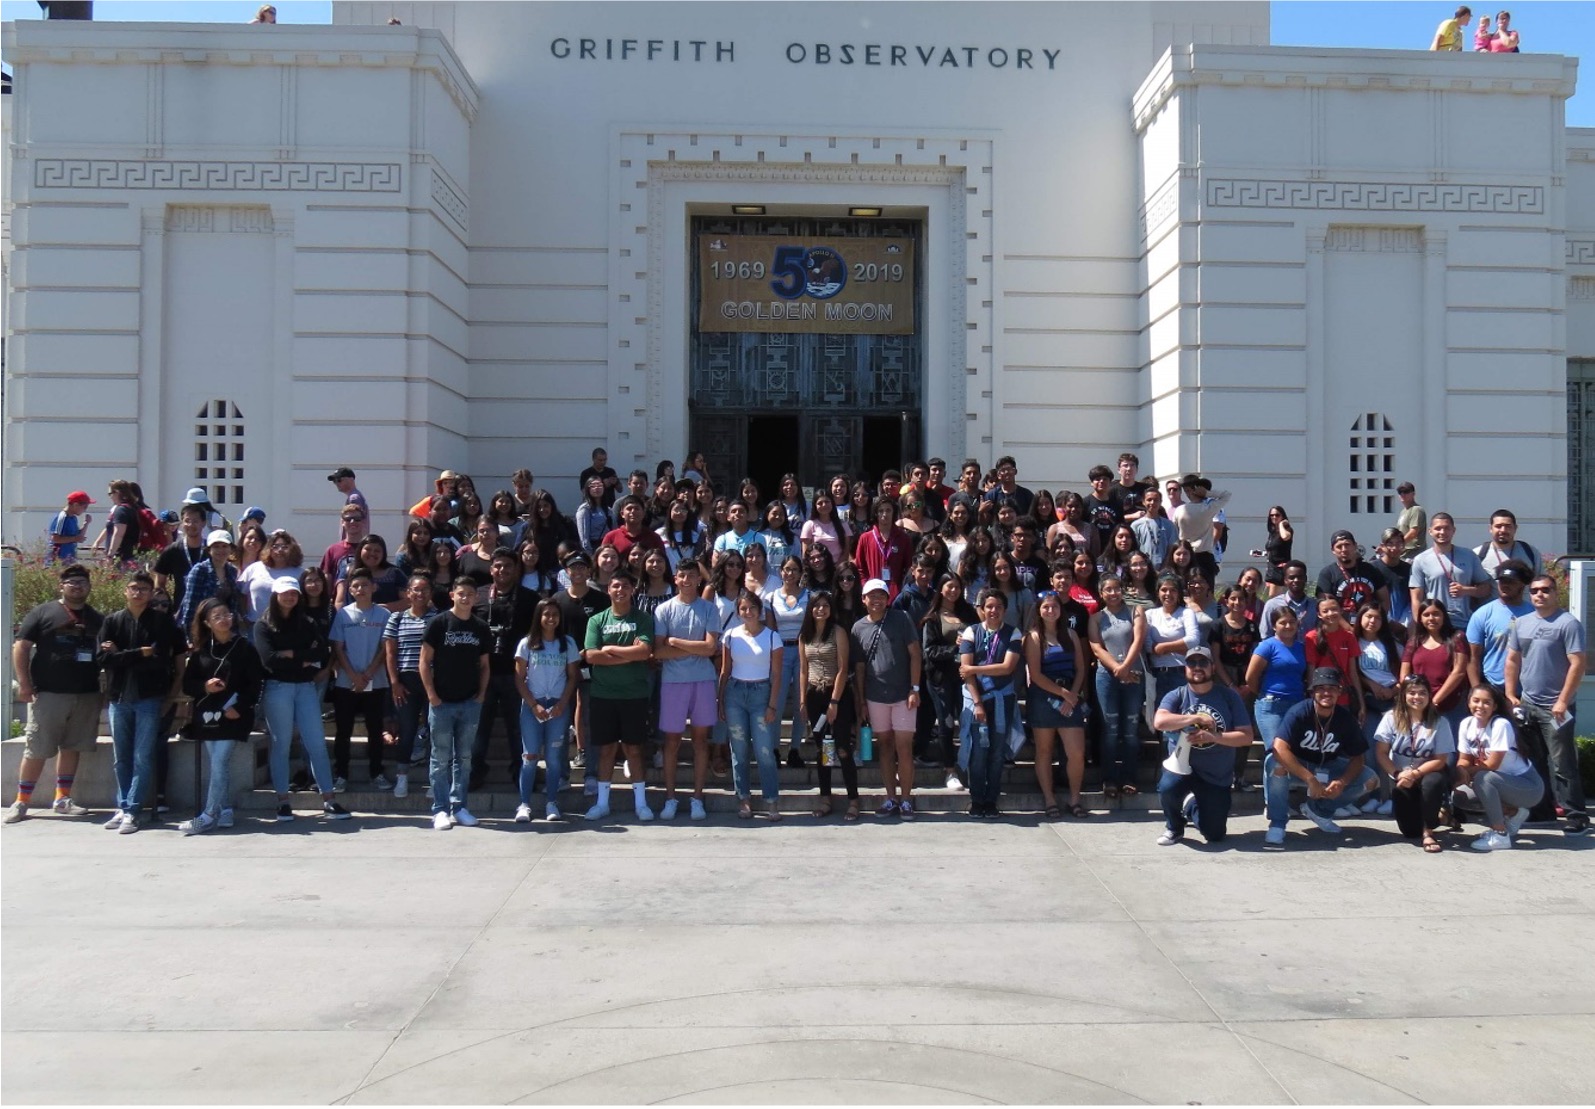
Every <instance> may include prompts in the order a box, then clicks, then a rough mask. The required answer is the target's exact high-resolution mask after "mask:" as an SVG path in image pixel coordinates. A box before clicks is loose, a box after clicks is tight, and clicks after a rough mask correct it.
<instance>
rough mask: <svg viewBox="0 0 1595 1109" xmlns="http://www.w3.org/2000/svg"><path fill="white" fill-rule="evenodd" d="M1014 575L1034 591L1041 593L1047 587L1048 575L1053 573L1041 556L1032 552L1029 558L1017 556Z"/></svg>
mask: <svg viewBox="0 0 1595 1109" xmlns="http://www.w3.org/2000/svg"><path fill="white" fill-rule="evenodd" d="M1013 572H1014V576H1015V577H1017V578H1018V579H1019V584H1020V585H1022V586H1024V587H1025V588H1026V589H1028V590H1030V592H1032V593H1039V592H1041V591H1042V590H1043V589H1045V588H1046V585H1047V577H1048V575H1049V574H1051V573H1052V571H1051V570H1049V569H1048V568H1047V564H1046V563H1045V562H1043V561H1041V556H1040V555H1038V554H1032V555H1031V556H1030V557H1029V558H1024V559H1020V558H1015V559H1014V565H1013Z"/></svg>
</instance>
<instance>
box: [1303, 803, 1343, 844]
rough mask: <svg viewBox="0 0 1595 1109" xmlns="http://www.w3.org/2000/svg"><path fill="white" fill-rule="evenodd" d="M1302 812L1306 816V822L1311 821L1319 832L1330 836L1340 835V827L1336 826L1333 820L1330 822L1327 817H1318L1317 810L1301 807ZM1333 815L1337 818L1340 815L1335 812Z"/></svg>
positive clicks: (1308, 806)
mask: <svg viewBox="0 0 1595 1109" xmlns="http://www.w3.org/2000/svg"><path fill="white" fill-rule="evenodd" d="M1302 812H1304V813H1306V814H1307V819H1308V820H1311V821H1312V822H1313V823H1314V824H1316V825H1318V830H1319V831H1321V832H1328V833H1329V834H1330V835H1332V836H1338V835H1339V834H1340V825H1339V824H1336V823H1335V822H1334V821H1333V820H1330V819H1329V818H1328V817H1327V816H1319V815H1318V810H1317V809H1315V808H1313V807H1312V806H1311V805H1303V806H1302ZM1335 815H1336V816H1339V815H1340V814H1339V813H1338V812H1337V813H1336V814H1335Z"/></svg>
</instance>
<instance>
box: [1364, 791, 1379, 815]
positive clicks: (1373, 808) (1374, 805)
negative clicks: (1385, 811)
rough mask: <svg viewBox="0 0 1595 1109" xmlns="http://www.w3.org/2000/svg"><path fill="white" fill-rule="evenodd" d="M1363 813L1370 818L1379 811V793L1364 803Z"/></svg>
mask: <svg viewBox="0 0 1595 1109" xmlns="http://www.w3.org/2000/svg"><path fill="white" fill-rule="evenodd" d="M1362 811H1363V812H1365V813H1367V814H1368V815H1369V816H1372V815H1373V814H1374V813H1376V812H1378V811H1379V795H1378V794H1377V793H1375V794H1374V795H1373V796H1372V797H1369V798H1368V800H1366V801H1364V802H1363V803H1362Z"/></svg>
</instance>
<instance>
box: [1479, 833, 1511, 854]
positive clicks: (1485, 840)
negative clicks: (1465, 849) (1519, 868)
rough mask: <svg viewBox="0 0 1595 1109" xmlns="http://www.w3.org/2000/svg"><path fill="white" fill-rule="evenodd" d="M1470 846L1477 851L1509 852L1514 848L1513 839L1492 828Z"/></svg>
mask: <svg viewBox="0 0 1595 1109" xmlns="http://www.w3.org/2000/svg"><path fill="white" fill-rule="evenodd" d="M1468 846H1470V847H1472V848H1473V849H1474V850H1475V851H1508V850H1511V847H1512V837H1511V836H1509V835H1507V834H1506V833H1505V832H1497V831H1496V830H1495V829H1493V828H1492V829H1490V830H1489V831H1487V832H1485V833H1484V834H1483V835H1482V836H1480V837H1479V838H1478V839H1476V840H1474V841H1473V842H1472V843H1471V844H1469V845H1468Z"/></svg>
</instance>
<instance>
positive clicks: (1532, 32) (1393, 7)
mask: <svg viewBox="0 0 1595 1109" xmlns="http://www.w3.org/2000/svg"><path fill="white" fill-rule="evenodd" d="M274 2H275V5H276V8H277V18H278V20H279V21H280V22H283V23H330V22H332V4H331V2H330V0H274ZM259 4H260V0H96V3H95V5H94V15H95V18H96V19H101V20H169V21H181V20H195V21H199V22H205V23H247V22H249V20H250V19H251V18H252V17H253V16H254V14H255V9H256V8H257V7H258V6H259ZM1454 6H1455V2H1454V0H1437V2H1435V3H1419V2H1416V0H1403V2H1399V3H1381V2H1374V0H1367V2H1357V0H1334V2H1332V3H1329V2H1321V0H1275V2H1274V3H1273V5H1272V11H1273V39H1274V42H1275V44H1276V45H1279V46H1347V47H1359V46H1360V47H1367V48H1373V49H1382V50H1395V49H1403V48H1406V49H1417V50H1421V49H1424V48H1426V47H1427V46H1428V45H1429V41H1430V39H1432V38H1433V37H1434V29H1435V26H1436V25H1437V24H1438V23H1439V22H1440V20H1442V19H1444V18H1445V17H1446V16H1447V15H1449V14H1450V13H1451V10H1452V8H1453V7H1454ZM1475 6H1476V7H1478V8H1479V10H1480V11H1483V10H1485V5H1484V4H1478V5H1475ZM1490 10H1491V13H1492V14H1493V13H1494V10H1495V9H1490ZM1510 10H1511V12H1512V23H1513V26H1515V27H1516V28H1517V29H1518V32H1519V34H1521V35H1522V41H1523V49H1525V50H1527V51H1532V52H1536V53H1538V52H1547V51H1548V52H1553V53H1576V52H1578V51H1579V50H1580V49H1583V48H1581V47H1579V45H1578V44H1579V43H1584V44H1586V48H1587V46H1588V44H1590V43H1595V3H1587V2H1583V0H1530V2H1515V3H1513V4H1512V5H1511V8H1510ZM5 15H6V18H8V19H32V18H37V17H38V15H39V8H38V6H37V4H35V3H33V2H31V0H9V2H8V3H7V4H6V12H5ZM1579 77H1580V78H1581V80H1580V82H1579V85H1580V88H1583V87H1584V86H1585V85H1587V84H1589V83H1590V82H1595V72H1589V71H1586V72H1583V73H1580V74H1579ZM1567 122H1568V125H1569V126H1572V127H1595V93H1591V92H1583V93H1581V95H1578V96H1575V97H1574V98H1573V99H1572V100H1570V101H1568V105H1567Z"/></svg>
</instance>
